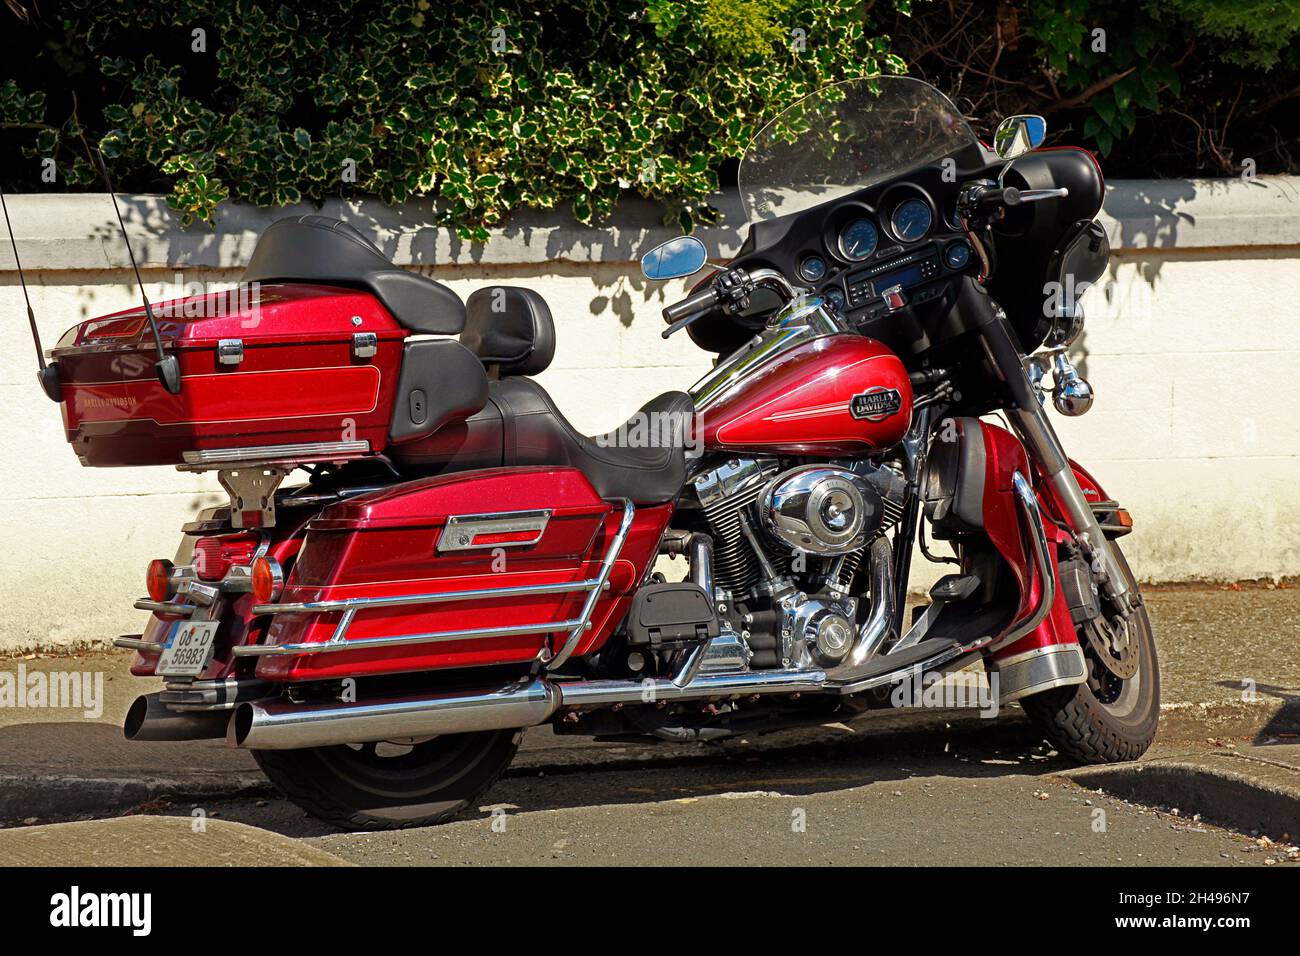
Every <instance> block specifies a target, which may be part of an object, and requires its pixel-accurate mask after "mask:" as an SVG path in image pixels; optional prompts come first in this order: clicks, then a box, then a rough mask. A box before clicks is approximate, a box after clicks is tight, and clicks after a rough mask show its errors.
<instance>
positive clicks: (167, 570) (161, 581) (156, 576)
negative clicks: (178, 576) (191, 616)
mask: <svg viewBox="0 0 1300 956" xmlns="http://www.w3.org/2000/svg"><path fill="white" fill-rule="evenodd" d="M173 570H175V568H174V566H173V565H172V563H171V562H170V561H168V560H167V559H166V558H154V559H153V560H152V561H150V562H149V568H148V570H147V571H145V573H144V589H145V590H146V591H148V592H149V597H151V598H153V599H154V600H155V601H168V600H171V596H172V571H173Z"/></svg>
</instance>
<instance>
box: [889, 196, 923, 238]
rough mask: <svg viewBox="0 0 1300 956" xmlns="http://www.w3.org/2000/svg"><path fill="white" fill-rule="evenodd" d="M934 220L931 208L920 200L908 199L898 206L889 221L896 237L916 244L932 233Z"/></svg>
mask: <svg viewBox="0 0 1300 956" xmlns="http://www.w3.org/2000/svg"><path fill="white" fill-rule="evenodd" d="M932 219H933V217H932V216H931V214H930V207H929V206H927V205H926V204H925V203H923V202H922V201H921V200H919V199H908V200H906V201H904V202H901V203H899V204H898V208H897V209H895V210H894V214H893V216H891V217H890V219H889V225H890V226H892V227H893V230H894V235H895V236H897V237H898V238H899V239H900V240H902V241H903V242H916V241H917V240H919V239H924V238H925V234H926V233H927V232H929V231H930V223H931V221H932Z"/></svg>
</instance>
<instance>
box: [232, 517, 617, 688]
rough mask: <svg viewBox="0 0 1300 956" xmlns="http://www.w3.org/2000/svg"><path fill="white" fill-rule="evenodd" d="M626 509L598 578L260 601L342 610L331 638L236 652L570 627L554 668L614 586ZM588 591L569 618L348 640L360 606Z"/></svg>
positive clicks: (261, 609)
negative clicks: (578, 610)
mask: <svg viewBox="0 0 1300 956" xmlns="http://www.w3.org/2000/svg"><path fill="white" fill-rule="evenodd" d="M618 503H619V504H620V505H621V506H622V508H623V518H622V520H621V521H620V522H619V526H618V531H617V532H616V533H615V535H614V537H613V539H612V540H611V541H610V543H609V547H608V548H607V549H606V550H605V555H604V558H603V559H602V560H601V565H600V572H599V573H598V574H597V575H596V576H595V577H594V578H587V579H586V580H583V581H575V582H572V583H568V582H566V583H560V584H524V585H516V586H513V587H504V588H482V589H479V590H474V591H438V592H434V593H430V594H408V595H399V596H394V597H368V598H367V597H359V598H346V599H340V600H330V601H301V602H297V603H287V604H257V605H254V607H253V613H254V614H271V615H277V614H328V613H332V612H339V611H341V612H342V616H341V617H340V618H339V622H338V624H337V625H336V626H335V628H334V633H333V634H331V635H330V639H329V640H328V641H316V642H312V643H298V644H249V645H245V646H241V647H236V648H234V649H233V653H234V655H235V656H236V657H265V656H291V655H297V654H327V653H331V652H336V651H354V650H367V649H369V648H375V647H400V646H403V645H407V644H434V643H440V642H444V641H465V640H476V639H479V638H488V637H514V636H517V635H521V634H549V633H551V632H554V631H566V632H568V636H567V637H566V638H565V641H564V644H563V646H562V647H561V648H560V650H559V652H558V653H557V654H556V655H555V656H554V657H553V658H552V659H551V660H550V662H549V663H548V664H547V668H548V669H550V670H554V669H555V668H557V667H559V666H560V665H561V664H563V663H564V662H565V661H566V660H568V659H569V657H570V655H572V653H573V651H574V650H575V649H576V648H577V646H578V642H579V640H580V639H581V638H582V636H583V634H585V633H586V632H587V631H588V630H590V629H591V615H592V612H594V611H595V609H596V602H597V601H598V600H599V598H600V595H601V594H602V593H603V592H604V591H606V590H608V588H609V576H610V573H611V572H612V571H613V569H614V562H615V561H617V560H618V556H619V553H620V552H621V551H622V550H623V544H624V542H625V541H626V540H627V534H628V531H629V530H630V529H631V527H632V518H633V517H634V516H635V514H636V507H635V506H634V505H633V504H632V502H631V501H630V500H629V499H627V498H620V499H618ZM582 592H586V594H587V600H586V601H585V603H584V604H583V606H582V612H581V613H580V614H579V615H578V616H577V617H576V618H572V619H570V620H565V621H546V622H542V623H538V624H510V625H501V626H497V627H476V628H467V629H464V630H456V631H430V632H428V633H424V634H398V635H393V636H391V637H362V638H356V639H353V640H348V639H347V632H348V629H349V628H350V627H351V626H352V622H353V620H354V619H355V618H356V615H357V612H358V611H365V610H371V609H374V608H381V607H409V606H411V605H420V604H441V603H445V602H449V601H488V600H493V599H496V598H508V597H525V596H530V595H536V594H575V593H582Z"/></svg>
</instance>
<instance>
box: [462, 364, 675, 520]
mask: <svg viewBox="0 0 1300 956" xmlns="http://www.w3.org/2000/svg"><path fill="white" fill-rule="evenodd" d="M488 404H489V405H495V406H496V408H497V409H498V410H499V411H500V413H501V448H502V460H501V463H502V464H503V465H571V466H573V467H574V468H577V469H579V470H580V471H581V472H582V473H583V474H584V475H586V476H587V480H588V481H590V482H591V485H592V487H593V488H595V489H596V491H597V492H598V493H599V494H600V495H601V496H602V497H605V498H630V499H632V500H633V501H635V502H637V503H638V504H661V503H663V502H665V501H671V500H672V499H673V498H675V497H676V496H677V492H679V491H680V490H681V488H682V485H683V483H685V481H686V445H687V442H688V440H689V438H690V432H689V431H688V429H690V428H691V427H692V423H693V421H694V414H695V402H694V401H693V400H692V399H691V396H689V395H687V394H686V393H685V392H665V393H664V394H662V395H660V396H659V397H658V398H654V399H651V400H650V401H649V402H647V403H646V404H645V405H643V406H642V407H641V410H640V411H638V412H637V413H636V414H635V415H633V416H632V418H630V419H629V420H628V422H627V423H626V424H625V425H623V426H621V427H620V428H616V429H615V430H614V431H612V432H608V433H607V434H604V435H600V436H597V437H595V438H587V437H585V436H583V435H582V434H580V433H579V432H577V431H575V430H574V428H573V426H572V425H570V424H569V423H568V421H567V420H566V419H565V417H564V416H563V415H562V414H561V413H560V410H559V409H558V408H556V407H555V403H554V402H552V401H551V397H550V396H549V395H547V394H546V391H545V390H544V389H543V388H542V387H541V386H540V385H538V384H537V383H536V382H534V381H532V380H531V379H527V378H507V379H502V380H501V381H498V382H492V383H491V384H490V385H489V386H488Z"/></svg>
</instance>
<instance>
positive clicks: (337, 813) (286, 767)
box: [253, 730, 523, 830]
mask: <svg viewBox="0 0 1300 956" xmlns="http://www.w3.org/2000/svg"><path fill="white" fill-rule="evenodd" d="M522 736H523V731H522V730H498V731H488V732H484V733H474V734H451V735H446V736H442V737H431V738H428V739H425V740H419V741H380V742H378V743H367V744H347V745H344V746H338V747H315V748H311V749H306V750H254V751H253V757H254V758H255V759H256V760H257V763H258V766H260V767H261V768H262V772H263V773H265V774H266V775H267V777H269V778H270V779H271V782H272V783H274V784H275V786H276V787H277V788H278V789H279V790H280V792H281V793H283V794H284V795H285V796H286V797H288V798H289V799H290V800H292V801H293V802H294V803H296V804H297V805H298V806H300V807H302V808H303V809H304V810H306V811H307V812H308V813H310V814H311V815H312V816H314V817H317V818H319V819H321V820H325V821H327V822H328V823H332V824H334V825H335V826H339V827H342V828H344V829H347V830H400V829H405V828H407V827H422V826H430V825H432V824H435V823H444V822H446V821H447V820H450V819H452V818H453V817H455V816H456V815H457V814H459V813H462V812H464V811H465V810H468V809H470V808H472V807H473V806H474V804H475V802H476V801H477V800H478V798H479V797H481V796H482V795H483V793H484V792H486V791H487V789H488V788H489V787H491V786H492V784H493V783H495V782H496V780H497V778H498V777H500V776H501V774H502V773H503V772H504V771H505V769H506V767H508V766H509V765H510V761H511V760H512V759H513V758H514V755H515V751H516V750H518V749H519V740H520V738H521V737H522Z"/></svg>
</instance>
